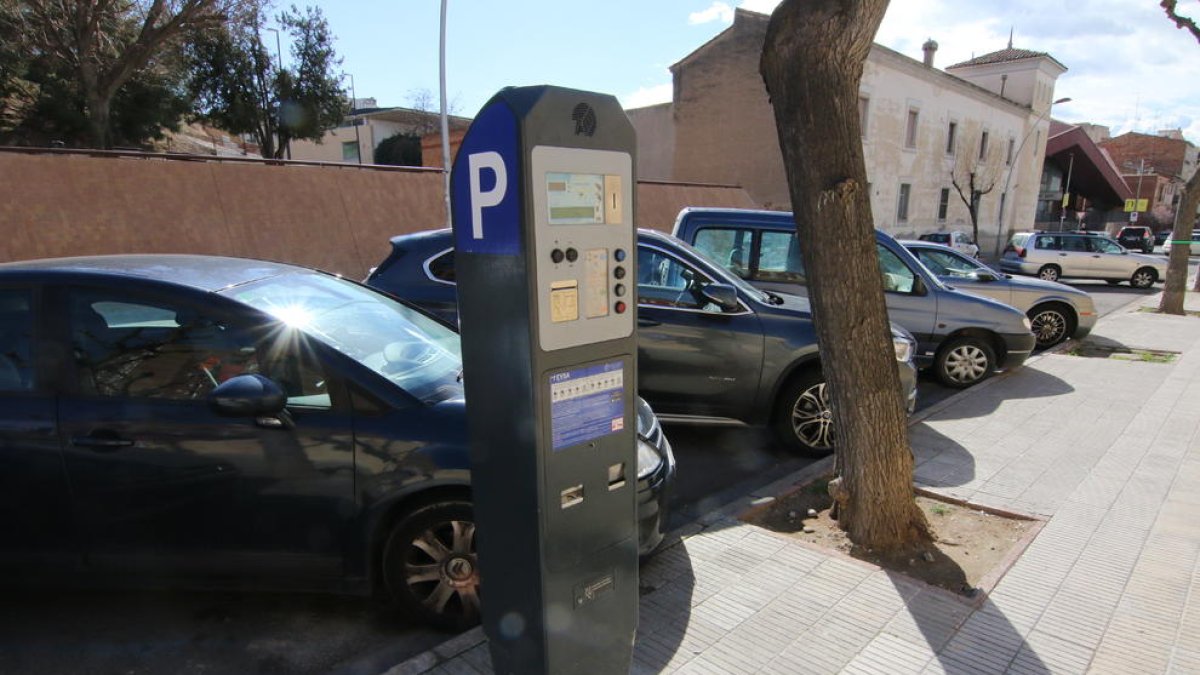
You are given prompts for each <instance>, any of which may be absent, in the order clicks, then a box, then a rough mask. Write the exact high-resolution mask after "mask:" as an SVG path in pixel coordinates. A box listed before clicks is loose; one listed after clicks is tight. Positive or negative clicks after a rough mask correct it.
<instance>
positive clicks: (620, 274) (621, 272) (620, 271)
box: [613, 265, 625, 279]
mask: <svg viewBox="0 0 1200 675" xmlns="http://www.w3.org/2000/svg"><path fill="white" fill-rule="evenodd" d="M613 276H614V277H616V278H618V279H624V278H625V268H624V267H621V266H620V265H617V266H616V267H615V268H614V269H613Z"/></svg>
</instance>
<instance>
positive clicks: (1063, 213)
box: [1058, 152, 1075, 232]
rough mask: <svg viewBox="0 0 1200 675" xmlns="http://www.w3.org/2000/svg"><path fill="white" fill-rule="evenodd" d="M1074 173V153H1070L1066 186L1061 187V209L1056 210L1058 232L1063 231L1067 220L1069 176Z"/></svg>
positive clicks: (1069, 195) (1069, 194) (1069, 188)
mask: <svg viewBox="0 0 1200 675" xmlns="http://www.w3.org/2000/svg"><path fill="white" fill-rule="evenodd" d="M1074 171H1075V153H1073V152H1072V153H1071V162H1070V164H1068V165H1067V184H1066V185H1064V186H1063V200H1062V208H1060V209H1059V210H1058V231H1059V232H1062V231H1063V223H1064V222H1065V221H1066V220H1067V202H1068V201H1070V199H1071V174H1072V173H1073V172H1074Z"/></svg>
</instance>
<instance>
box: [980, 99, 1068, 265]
mask: <svg viewBox="0 0 1200 675" xmlns="http://www.w3.org/2000/svg"><path fill="white" fill-rule="evenodd" d="M1070 100H1071V99H1070V97H1066V98H1060V99H1058V100H1056V101H1054V102H1053V103H1051V104H1050V105H1048V106H1046V109H1045V110H1043V111H1042V114H1041V115H1038V116H1037V119H1036V120H1034V121H1033V126H1031V127H1029V131H1026V132H1025V137H1024V138H1022V139H1021V144H1020V145H1018V146H1017V151H1016V152H1015V153H1013V161H1012V165H1011V166H1009V167H1008V177H1007V178H1005V179H1004V189H1003V190H1001V191H1000V197H1001V199H1000V214H999V215H1000V218H999V221H1000V222H998V223H997V224H996V257H997V258H999V257H1000V245H1001V243H1002V242H1003V241H1004V204H1005V202H1007V201H1008V186H1009V184H1010V183H1012V175H1013V169H1014V168H1016V166H1017V163H1018V162H1019V160H1020V159H1021V150H1023V149H1024V148H1025V142H1026V141H1028V140H1029V137H1030V136H1031V135H1032V134H1033V130H1034V129H1037V126H1038V125H1039V124H1041V123H1042V120H1043V119H1045V118H1046V115H1049V114H1050V109H1051V108H1052V107H1054V106H1056V105H1058V104H1059V103H1067V102H1069V101H1070Z"/></svg>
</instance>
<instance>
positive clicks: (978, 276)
mask: <svg viewBox="0 0 1200 675" xmlns="http://www.w3.org/2000/svg"><path fill="white" fill-rule="evenodd" d="M975 280H976V281H989V282H990V281H996V275H995V274H992V273H991V272H985V271H983V270H980V271H978V272H976V273H975Z"/></svg>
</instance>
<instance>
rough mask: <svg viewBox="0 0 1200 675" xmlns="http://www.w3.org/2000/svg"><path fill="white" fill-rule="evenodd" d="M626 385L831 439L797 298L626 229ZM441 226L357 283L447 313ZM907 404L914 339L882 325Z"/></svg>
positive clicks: (449, 279)
mask: <svg viewBox="0 0 1200 675" xmlns="http://www.w3.org/2000/svg"><path fill="white" fill-rule="evenodd" d="M637 271H638V276H637V295H638V317H637V318H638V393H640V394H641V395H642V396H643V397H645V399H646V400H647V401H649V402H650V404H651V405H653V406H654V409H655V410H656V411H657V412H658V415H659V417H660V418H661V419H662V420H663V421H666V422H670V421H675V422H701V423H714V422H718V423H735V424H770V425H771V426H772V428H773V430H774V431H775V433H776V435H777V436H778V438H779V440H780V441H781V442H782V443H784V444H785V445H786V446H788V447H791V448H794V449H797V450H801V451H806V452H811V453H813V454H825V453H828V452H830V451H832V450H833V435H832V434H833V428H832V417H831V414H830V406H829V398H828V397H827V396H826V392H825V381H824V378H823V377H822V375H821V363H820V358H819V353H818V351H817V337H816V332H815V329H814V326H813V322H812V313H811V311H810V309H809V305H808V301H807V300H805V299H804V298H799V297H796V296H792V295H785V294H780V293H770V292H763V291H761V290H758V289H756V288H754V287H753V286H750V285H749V284H747V283H745V282H743V281H742V280H741V279H738V278H737V277H734V276H733V275H731V274H729V273H728V272H726V271H725V270H724V269H722V268H721V267H720V266H719V265H717V264H715V263H713V262H712V261H711V260H709V259H707V258H705V257H704V256H703V255H701V254H700V253H699V252H698V251H696V250H695V249H693V248H692V247H690V246H688V245H686V244H684V243H683V242H681V241H679V240H678V239H675V238H674V237H670V236H667V235H664V234H661V233H658V232H653V231H650V230H639V231H638V251H637ZM454 279H455V276H454V248H453V237H452V236H451V231H450V230H448V229H444V230H436V231H430V232H419V233H416V234H407V235H401V236H398V237H393V238H392V252H391V254H390V255H388V257H387V259H385V260H384V261H383V262H382V263H380V265H379V266H378V267H377V268H376V269H375V271H374V272H372V273H371V275H370V276H369V277H367V280H366V283H367V284H368V285H370V286H374V287H375V288H378V289H380V290H383V291H387V292H388V293H391V294H393V295H396V296H398V297H402V298H405V299H406V300H409V301H410V302H413V303H414V304H417V305H420V306H422V307H426V308H428V309H429V310H430V311H432V312H435V313H437V314H438V315H439V316H441V317H443V318H445V319H446V320H449V321H456V320H457V306H456V297H457V296H456V288H455V285H454ZM892 344H893V346H894V348H895V352H896V362H897V364H896V365H897V368H898V369H899V373H900V382H901V386H902V388H903V396H904V401H905V403H906V405H907V407H908V411H909V412H912V410H913V408H914V407H915V405H916V400H917V390H916V369H915V368H914V366H913V363H912V354H913V345H914V340H913V339H912V336H911V335H909V334H908V333H907V332H905V331H904V330H903V329H900V328H897V327H893V330H892Z"/></svg>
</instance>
